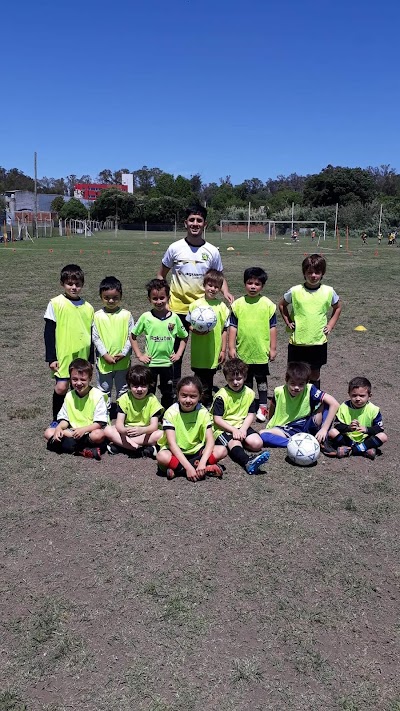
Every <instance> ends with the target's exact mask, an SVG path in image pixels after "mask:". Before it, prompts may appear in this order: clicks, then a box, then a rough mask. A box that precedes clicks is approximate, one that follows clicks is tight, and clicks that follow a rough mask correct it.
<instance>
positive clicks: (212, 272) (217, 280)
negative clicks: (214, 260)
mask: <svg viewBox="0 0 400 711" xmlns="http://www.w3.org/2000/svg"><path fill="white" fill-rule="evenodd" d="M223 283H224V275H223V273H222V272H218V271H217V270H216V269H208V270H207V271H206V273H205V274H204V279H203V285H204V286H205V285H206V284H212V285H213V286H217V287H218V289H220V288H221V286H222V284H223Z"/></svg>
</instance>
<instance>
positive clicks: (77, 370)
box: [44, 358, 108, 460]
mask: <svg viewBox="0 0 400 711" xmlns="http://www.w3.org/2000/svg"><path fill="white" fill-rule="evenodd" d="M69 374H70V380H71V390H70V391H69V392H68V393H67V394H66V396H65V399H64V402H63V405H62V407H61V409H60V411H59V413H58V414H57V418H56V420H57V421H56V422H52V424H51V425H50V427H48V428H47V430H46V431H45V433H44V436H45V438H46V439H47V448H48V449H50V450H51V451H53V452H58V453H60V454H78V455H80V456H82V457H87V458H88V459H97V460H99V459H101V445H103V443H104V441H105V433H104V427H105V426H106V424H107V422H108V409H107V395H105V394H104V393H103V392H102V390H100V389H99V388H94V387H92V386H91V385H90V381H91V378H92V374H93V366H92V364H91V363H89V362H88V361H87V360H84V359H83V358H75V360H73V361H72V363H71V364H70V366H69Z"/></svg>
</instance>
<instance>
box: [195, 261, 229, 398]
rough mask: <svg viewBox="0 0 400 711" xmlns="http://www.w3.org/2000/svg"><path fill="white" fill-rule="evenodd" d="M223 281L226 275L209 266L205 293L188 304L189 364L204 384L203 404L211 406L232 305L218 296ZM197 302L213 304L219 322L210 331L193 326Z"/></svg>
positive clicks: (224, 355)
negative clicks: (229, 306)
mask: <svg viewBox="0 0 400 711" xmlns="http://www.w3.org/2000/svg"><path fill="white" fill-rule="evenodd" d="M223 283H224V275H223V274H222V272H218V271H216V270H215V269H209V270H208V271H207V272H206V273H205V275H204V280H203V284H204V292H205V294H204V296H202V297H200V299H196V301H193V303H191V304H190V306H189V311H188V314H187V317H186V321H187V323H188V324H190V325H189V328H190V331H191V332H192V342H191V349H190V364H191V368H192V370H193V372H194V374H195V375H197V377H198V378H200V380H201V384H202V386H203V397H202V402H203V405H205V406H206V407H209V406H210V405H211V403H212V398H213V384H214V375H215V373H216V372H217V368H218V366H219V365H220V364H221V363H223V362H224V360H225V357H226V350H227V339H228V330H227V329H228V326H229V309H228V307H227V305H226V304H225V303H224V302H223V301H221V300H220V299H218V298H217V296H218V293H219V291H220V290H221V288H222V285H223ZM198 306H206V307H209V308H211V309H212V310H213V311H214V313H215V315H216V318H217V324H216V326H215V327H214V328H213V329H212V331H210V332H209V333H198V332H197V331H196V330H195V328H193V326H192V321H191V314H192V312H193V311H194V309H195V308H197V307H198Z"/></svg>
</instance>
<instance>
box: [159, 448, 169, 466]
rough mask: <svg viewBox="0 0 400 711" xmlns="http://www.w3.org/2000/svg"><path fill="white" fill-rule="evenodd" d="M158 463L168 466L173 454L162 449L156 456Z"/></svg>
mask: <svg viewBox="0 0 400 711" xmlns="http://www.w3.org/2000/svg"><path fill="white" fill-rule="evenodd" d="M156 459H157V462H158V463H159V464H162V465H163V466H167V465H168V464H169V462H170V459H171V452H170V451H169V450H168V449H161V450H160V451H159V452H157V455H156Z"/></svg>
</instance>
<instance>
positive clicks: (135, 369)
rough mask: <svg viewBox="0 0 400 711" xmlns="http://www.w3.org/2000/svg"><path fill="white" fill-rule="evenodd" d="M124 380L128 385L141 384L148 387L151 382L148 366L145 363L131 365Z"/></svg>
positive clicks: (151, 377)
mask: <svg viewBox="0 0 400 711" xmlns="http://www.w3.org/2000/svg"><path fill="white" fill-rule="evenodd" d="M126 382H127V384H128V385H129V387H134V386H135V385H136V386H137V385H142V387H147V388H148V387H149V386H150V385H151V384H152V382H153V376H152V374H151V370H150V368H148V367H147V365H132V366H131V367H130V368H129V370H128V374H127V376H126Z"/></svg>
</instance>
